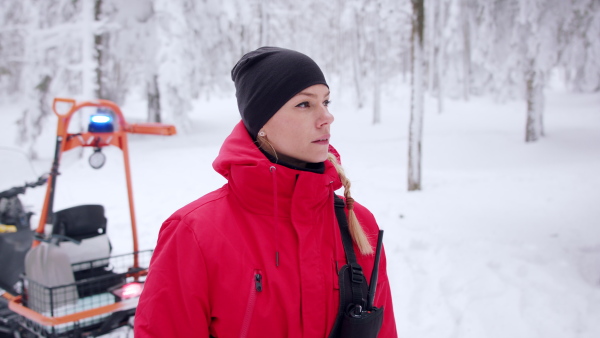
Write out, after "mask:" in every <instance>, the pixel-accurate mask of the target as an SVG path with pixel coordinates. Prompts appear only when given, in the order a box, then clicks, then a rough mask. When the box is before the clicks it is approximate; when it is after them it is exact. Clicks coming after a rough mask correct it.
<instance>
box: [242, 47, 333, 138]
mask: <svg viewBox="0 0 600 338" xmlns="http://www.w3.org/2000/svg"><path fill="white" fill-rule="evenodd" d="M231 79H232V80H233V82H234V83H235V90H236V92H235V96H236V97H237V102H238V108H239V110H240V114H241V115H242V121H243V122H244V125H245V126H246V129H247V130H248V132H249V133H250V135H252V138H254V139H256V135H257V134H258V131H259V130H260V128H262V127H263V126H264V125H265V123H267V121H269V119H270V118H271V117H273V115H275V113H276V112H277V111H278V110H279V109H280V108H281V107H282V106H283V105H284V104H285V103H286V102H287V101H289V100H290V99H291V98H292V97H294V96H295V95H296V94H298V93H299V92H301V91H302V90H304V89H306V88H308V87H310V86H313V85H316V84H324V85H326V86H327V82H325V76H323V72H321V69H320V68H319V66H317V64H316V63H315V62H314V61H313V60H312V59H311V58H309V57H308V56H306V55H304V54H302V53H299V52H296V51H293V50H289V49H284V48H278V47H261V48H259V49H257V50H255V51H252V52H249V53H247V54H245V55H244V56H243V57H242V58H241V59H240V61H238V63H237V64H236V65H235V67H233V69H232V70H231Z"/></svg>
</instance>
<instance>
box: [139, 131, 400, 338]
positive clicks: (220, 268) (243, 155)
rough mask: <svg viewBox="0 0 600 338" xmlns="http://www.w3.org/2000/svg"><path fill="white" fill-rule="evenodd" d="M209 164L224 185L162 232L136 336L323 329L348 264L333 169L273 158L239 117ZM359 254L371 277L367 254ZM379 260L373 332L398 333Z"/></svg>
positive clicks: (370, 229)
mask: <svg viewBox="0 0 600 338" xmlns="http://www.w3.org/2000/svg"><path fill="white" fill-rule="evenodd" d="M213 167H214V168H215V170H216V171H217V172H219V173H220V174H221V175H223V176H224V177H225V178H226V179H227V180H228V183H227V184H225V185H224V186H223V187H222V188H220V189H218V190H216V191H213V192H211V193H209V194H207V195H205V196H203V197H201V198H200V199H198V200H196V201H194V202H192V203H190V204H188V205H187V206H185V207H183V208H182V209H180V210H178V211H177V212H175V213H174V214H173V215H172V216H171V217H169V219H167V220H166V221H165V222H164V224H163V226H162V228H161V230H160V234H159V238H158V244H157V246H156V250H155V251H154V256H153V258H152V262H151V264H150V270H149V274H148V277H147V280H146V284H145V287H144V291H143V294H142V296H141V298H140V302H139V306H138V308H137V313H136V317H135V337H136V338H142V337H162V338H164V337H208V336H209V335H211V336H213V337H219V338H229V337H320V338H322V337H327V336H328V334H329V332H330V331H331V329H332V327H333V324H334V322H335V317H336V314H337V311H338V304H339V289H338V276H337V271H338V270H337V269H338V267H342V266H343V265H344V264H345V263H346V258H345V255H344V249H343V246H342V241H341V237H340V233H339V226H338V223H337V220H336V217H335V212H334V206H333V192H334V190H337V189H339V188H341V182H340V179H339V177H338V175H337V173H336V171H335V168H334V167H333V166H332V165H331V164H330V163H329V162H328V161H327V162H326V168H325V172H324V173H323V174H318V173H313V172H307V171H301V170H294V169H290V168H288V167H284V166H281V165H278V164H273V163H271V162H270V161H269V160H268V159H267V158H266V157H265V156H264V154H263V153H262V152H261V151H260V150H259V149H258V148H257V147H256V145H255V144H254V143H253V141H252V139H251V138H250V136H249V135H248V133H247V131H246V129H245V127H244V125H243V124H241V123H240V124H238V125H237V126H236V127H235V129H234V130H233V132H232V133H231V135H230V136H229V137H228V138H227V140H226V141H225V142H224V144H223V146H222V148H221V151H220V153H219V155H218V157H217V159H216V160H215V161H214V163H213ZM355 212H356V213H357V216H358V219H359V220H360V222H361V223H362V225H363V227H364V228H365V231H366V232H367V235H368V236H369V238H370V239H371V240H372V244H373V245H374V244H375V240H376V237H377V231H378V230H379V229H378V226H377V224H376V222H375V219H374V217H373V215H372V214H371V213H370V212H369V211H368V210H367V209H366V208H364V207H363V206H361V205H359V204H358V203H356V204H355ZM355 252H357V253H358V252H359V251H358V249H357V248H356V246H355ZM276 253H278V255H277V254H276ZM357 256H358V261H359V264H360V265H361V266H362V267H363V270H364V272H365V275H366V277H367V280H369V279H370V276H371V270H372V267H373V256H368V257H365V256H362V255H360V253H359V254H358V255H357ZM277 258H278V259H277ZM277 260H278V262H277ZM277 263H278V265H277ZM385 266H386V259H385V253H383V254H382V257H381V265H380V273H379V282H378V284H377V295H376V298H375V301H374V305H375V306H377V307H382V306H383V307H384V308H385V318H384V322H383V326H382V329H381V333H380V335H379V337H397V334H396V325H395V322H394V312H393V308H392V297H391V293H390V287H389V282H388V276H387V273H386V268H385Z"/></svg>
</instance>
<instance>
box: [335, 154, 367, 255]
mask: <svg viewBox="0 0 600 338" xmlns="http://www.w3.org/2000/svg"><path fill="white" fill-rule="evenodd" d="M327 158H328V160H329V161H330V162H331V163H332V164H333V166H334V167H335V170H336V171H337V173H338V175H339V176H340V179H341V180H342V185H343V186H344V197H345V198H346V206H347V207H348V228H349V230H350V236H352V239H353V240H354V243H356V245H357V246H358V249H359V250H360V253H361V254H363V255H372V254H373V247H372V246H371V243H369V239H368V238H367V234H365V231H364V229H363V228H362V225H360V222H359V221H358V218H356V214H355V213H354V199H353V198H352V196H351V195H350V185H351V184H350V180H349V179H348V178H347V177H346V174H345V172H344V168H342V166H341V165H340V163H339V162H338V161H337V158H336V157H335V155H333V154H332V153H329V155H328V156H327Z"/></svg>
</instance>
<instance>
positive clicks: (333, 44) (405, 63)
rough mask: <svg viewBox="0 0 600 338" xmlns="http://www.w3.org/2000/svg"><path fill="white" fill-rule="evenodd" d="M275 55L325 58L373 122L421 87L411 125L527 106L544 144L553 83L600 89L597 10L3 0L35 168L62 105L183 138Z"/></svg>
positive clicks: (388, 2)
mask: <svg viewBox="0 0 600 338" xmlns="http://www.w3.org/2000/svg"><path fill="white" fill-rule="evenodd" d="M419 39H420V40H419ZM419 41H420V43H419ZM264 45H277V46H281V47H286V48H291V49H296V50H299V51H301V52H304V53H306V54H308V55H309V56H311V57H312V58H314V59H315V60H316V61H317V63H318V64H319V65H321V66H322V67H323V69H324V72H325V74H327V76H328V81H329V82H330V83H332V84H333V86H335V88H336V89H337V90H339V92H340V93H341V94H344V93H343V92H344V91H346V94H348V95H349V97H352V100H354V104H355V105H356V106H357V107H358V108H363V107H364V106H365V105H368V108H369V109H367V110H365V111H367V112H369V113H372V114H373V118H372V121H373V123H380V122H381V114H380V111H381V95H382V93H383V94H384V95H392V96H393V95H394V91H396V90H397V88H398V83H399V82H403V83H407V82H409V81H411V78H412V81H413V83H412V86H413V88H412V90H413V95H412V101H413V104H412V108H411V109H412V110H413V112H412V114H413V119H416V120H417V121H418V120H419V119H422V117H421V116H420V115H422V107H419V102H420V101H419V99H418V98H419V97H422V96H423V93H424V92H426V93H428V94H430V95H431V96H433V97H435V98H437V110H438V112H442V111H443V110H444V100H445V99H447V98H451V99H461V100H469V99H470V98H472V97H474V96H491V97H493V98H494V99H495V100H496V101H498V102H505V101H507V100H523V101H527V112H524V114H527V116H528V119H527V125H526V126H525V125H524V128H525V130H526V135H525V139H526V140H527V141H536V140H537V139H538V138H539V137H541V136H543V133H544V131H543V108H544V106H543V102H544V87H545V86H546V85H547V83H548V82H549V81H550V78H551V77H554V78H558V81H560V82H561V83H563V84H564V85H565V86H566V87H567V88H568V89H569V90H572V91H575V92H597V91H599V90H600V0H505V1H491V0H489V1H475V0H415V1H412V2H411V1H396V0H346V1H344V0H335V1H318V0H307V1H273V0H226V1H221V0H204V1H191V0H129V1H118V0H44V1H41V0H4V1H1V2H0V105H1V104H9V103H10V104H11V105H13V106H15V105H16V106H17V107H19V109H20V111H21V118H20V119H19V120H18V121H17V126H18V128H19V132H18V139H17V140H15V142H16V143H18V144H19V145H20V146H21V147H24V148H26V149H28V152H29V156H30V157H31V158H36V157H37V156H38V154H37V153H36V150H35V147H36V142H37V139H38V137H39V135H40V133H41V130H42V129H43V128H44V125H45V122H46V121H47V118H48V116H49V115H50V114H51V110H50V107H51V100H52V99H53V98H54V97H56V96H62V97H73V98H76V99H90V98H101V99H108V100H111V101H114V102H116V103H117V104H119V105H122V104H124V103H125V101H126V100H127V99H128V98H131V97H135V98H142V99H143V100H144V101H146V102H147V113H146V116H147V120H148V121H156V122H161V121H162V122H169V123H174V124H176V125H177V126H178V128H179V130H180V131H181V132H186V130H189V128H187V126H188V125H189V118H190V114H192V107H193V102H194V101H195V100H205V99H210V98H213V97H220V96H223V95H231V93H232V92H233V85H232V82H231V79H230V76H229V74H230V70H231V68H232V66H233V65H234V64H235V62H236V61H237V60H238V59H239V58H240V57H241V56H242V55H243V54H244V53H246V52H248V51H250V50H253V49H255V48H258V47H260V46H264ZM419 45H420V47H418V46H419ZM415 46H417V47H415ZM419 50H420V52H419ZM415 60H416V61H415ZM415 65H420V66H421V67H418V68H416V69H415V68H414V67H413V66H415ZM415 71H416V72H418V74H417V75H416V76H414V75H413V76H411V74H414V72H415ZM415 79H417V80H419V81H420V82H419V83H418V84H415V83H414V81H415ZM415 98H417V99H415ZM421 102H422V99H421ZM421 106H422V104H421ZM399 113H401V112H400V111H399ZM417 127H419V128H422V127H420V126H419V125H417ZM411 128H412V127H411ZM412 133H415V134H418V133H419V130H418V129H416V130H415V131H414V132H413V131H411V139H412ZM415 137H416V138H417V140H416V141H419V142H420V135H416V136H415ZM412 143H415V142H412ZM419 163H420V160H419Z"/></svg>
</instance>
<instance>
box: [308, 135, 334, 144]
mask: <svg viewBox="0 0 600 338" xmlns="http://www.w3.org/2000/svg"><path fill="white" fill-rule="evenodd" d="M329 137H330V136H329V135H326V136H323V137H321V138H319V139H316V140H314V141H312V143H315V144H323V145H325V144H329Z"/></svg>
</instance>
